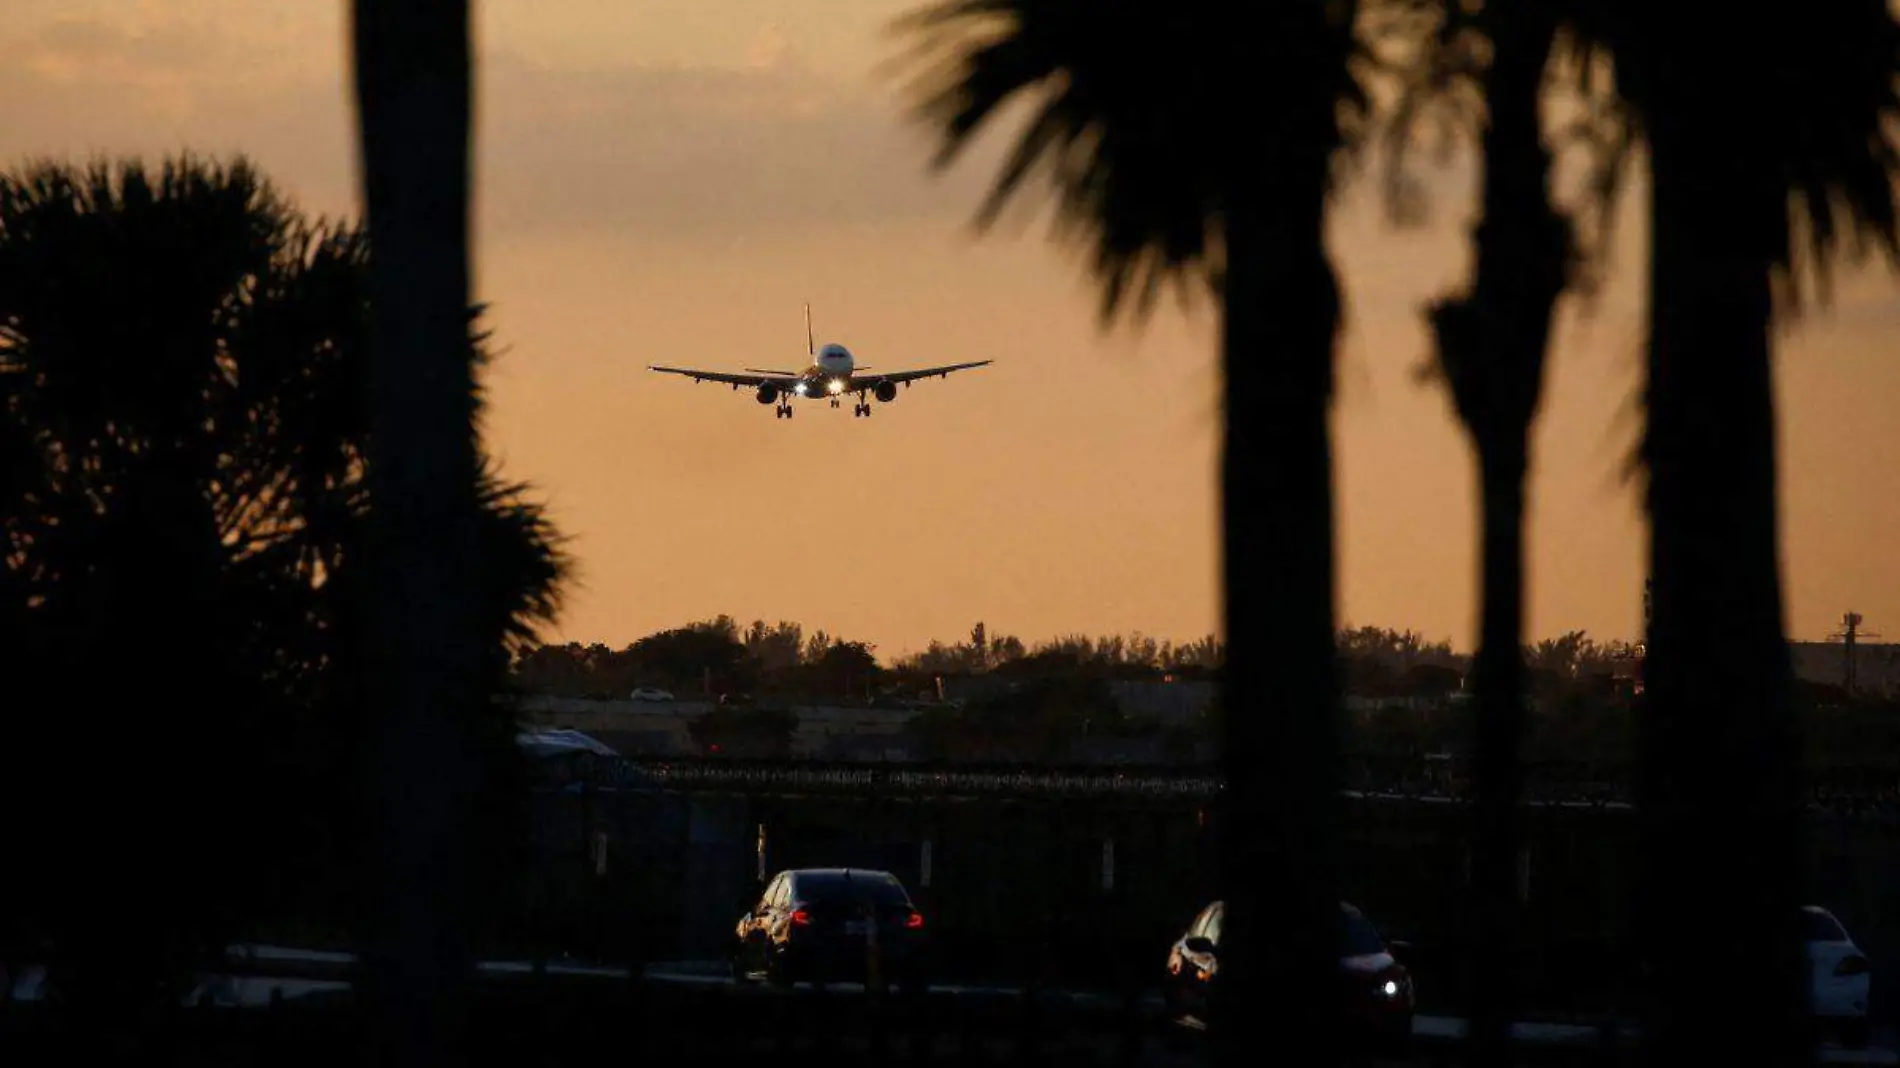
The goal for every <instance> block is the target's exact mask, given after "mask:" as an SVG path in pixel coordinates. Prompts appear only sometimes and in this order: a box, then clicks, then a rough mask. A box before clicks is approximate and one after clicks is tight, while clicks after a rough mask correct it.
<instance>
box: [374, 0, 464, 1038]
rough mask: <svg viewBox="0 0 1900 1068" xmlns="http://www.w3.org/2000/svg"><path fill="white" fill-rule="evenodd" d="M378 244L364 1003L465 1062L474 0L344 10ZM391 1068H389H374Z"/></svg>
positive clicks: (384, 1029)
mask: <svg viewBox="0 0 1900 1068" xmlns="http://www.w3.org/2000/svg"><path fill="white" fill-rule="evenodd" d="M351 11H352V16H353V22H352V31H353V37H354V54H355V66H356V104H357V110H358V117H359V121H360V126H361V133H362V157H363V188H364V193H365V201H366V203H367V207H368V211H367V219H368V226H369V231H370V238H371V242H372V253H371V262H370V273H371V283H372V289H371V300H370V307H371V330H370V342H371V344H370V348H371V353H372V361H371V370H370V385H371V388H370V398H371V399H370V413H371V420H370V422H371V427H372V435H371V439H370V454H371V456H370V459H371V463H370V466H369V474H370V480H371V486H370V497H371V500H372V501H373V502H374V510H373V515H374V518H375V522H376V527H377V529H376V531H375V533H376V537H375V539H374V540H373V541H372V543H371V547H372V550H373V552H372V554H371V557H370V559H371V563H372V567H371V573H372V575H373V580H372V585H371V586H370V588H369V591H368V592H369V593H370V596H371V597H372V598H373V605H372V606H371V607H370V612H371V621H372V627H371V641H370V642H369V643H368V644H367V646H366V651H365V657H366V663H367V664H368V665H369V672H368V674H367V681H368V691H369V693H368V696H369V697H370V707H371V708H372V709H373V710H374V712H375V715H376V719H375V720H374V722H375V724H376V726H377V728H378V735H379V737H378V738H377V743H378V744H374V745H372V746H371V747H370V751H371V765H370V766H371V767H372V768H373V769H374V773H375V774H376V775H377V776H378V779H379V789H377V790H376V791H375V793H376V798H375V803H374V806H373V819H374V820H375V825H374V826H375V829H376V831H377V846H378V848H377V849H376V850H375V851H374V852H373V854H372V855H373V856H377V857H379V858H380V864H379V865H378V869H377V870H376V871H375V872H374V873H373V874H374V875H375V876H376V877H377V878H376V881H375V887H376V890H377V895H376V899H375V900H374V902H373V908H372V920H373V922H372V923H371V924H370V927H369V937H368V939H367V942H366V945H365V964H366V970H365V974H364V976H363V978H364V987H365V991H364V992H365V994H366V996H367V997H368V998H369V1001H370V1004H371V1005H372V1006H373V1007H374V1009H375V1011H376V1020H377V1023H378V1024H379V1025H380V1031H381V1038H382V1040H383V1041H384V1042H385V1043H386V1044H387V1045H386V1048H385V1050H384V1051H383V1052H384V1053H385V1054H386V1055H387V1056H388V1057H389V1058H390V1059H391V1060H393V1061H397V1062H401V1063H405V1064H418V1065H420V1064H433V1063H438V1062H440V1061H442V1060H443V1059H445V1058H448V1057H452V1056H454V1055H455V1053H456V1052H457V1051H456V1046H457V1045H458V1044H459V1043H458V1038H459V1036H458V1034H457V1032H458V1029H459V1027H460V1026H461V1022H462V1021H464V1020H465V1019H466V1011H465V1004H466V1002H465V999H466V996H467V984H468V976H469V963H470V960H469V955H470V947H469V944H468V939H469V931H468V926H469V914H468V910H467V907H466V906H467V904H468V901H467V898H468V889H467V888H468V886H469V885H470V884H469V876H470V874H471V872H472V868H471V860H472V858H471V854H472V852H473V850H472V848H471V846H472V841H471V838H470V835H471V828H470V826H469V823H470V819H469V813H468V812H467V810H466V806H465V805H464V804H462V803H461V802H460V801H459V800H458V799H460V798H465V797H472V796H475V795H476V794H477V792H478V790H479V784H478V783H477V781H476V779H477V773H476V767H477V764H476V760H475V754H474V751H473V750H474V741H475V739H474V738H473V737H471V735H472V733H473V732H472V731H471V730H470V729H469V725H470V723H471V722H472V721H473V720H474V717H475V715H476V714H477V712H478V710H483V709H485V708H486V706H487V705H488V695H487V694H486V693H484V692H483V689H484V686H483V680H484V665H485V660H486V658H487V657H488V655H489V652H488V650H485V649H484V648H482V644H481V642H480V641H479V640H478V635H477V631H476V629H475V628H476V627H477V626H478V620H477V614H476V613H475V612H474V611H472V609H473V607H474V606H473V604H472V603H471V599H472V590H473V584H474V582H475V581H476V580H477V579H478V577H479V575H480V560H479V548H478V545H477V536H478V535H477V529H478V528H477V525H476V523H475V522H474V517H475V514H476V496H475V494H476V484H477V478H478V468H477V463H476V449H475V433H476V427H475V412H476V407H477V399H478V398H477V391H476V385H475V380H474V374H473V368H472V366H471V361H470V354H469V348H468V333H467V330H468V322H467V315H468V303H469V301H468V296H469V261H468V256H469V247H468V225H469V223H468V219H469V192H470V184H471V177H470V169H469V163H470V138H471V129H470V84H469V82H470V65H471V60H470V46H469V10H468V3H467V0H443V2H440V3H431V4H405V3H399V2H394V0H355V2H354V4H353V5H352V8H351ZM379 1059H380V1058H379Z"/></svg>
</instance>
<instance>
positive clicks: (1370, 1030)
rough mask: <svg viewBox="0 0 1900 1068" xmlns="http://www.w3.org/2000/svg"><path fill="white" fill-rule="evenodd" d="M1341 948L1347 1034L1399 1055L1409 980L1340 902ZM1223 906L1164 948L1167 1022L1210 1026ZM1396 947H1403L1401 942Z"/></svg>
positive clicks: (1406, 1029) (1362, 920)
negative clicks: (1165, 958) (1166, 969)
mask: <svg viewBox="0 0 1900 1068" xmlns="http://www.w3.org/2000/svg"><path fill="white" fill-rule="evenodd" d="M1339 908H1340V911H1341V914H1342V917H1341V918H1342V920H1343V921H1344V926H1343V928H1342V936H1343V938H1344V943H1343V944H1342V945H1341V946H1340V952H1339V978H1340V988H1339V989H1340V996H1341V997H1342V998H1343V999H1344V1001H1345V1004H1344V1006H1343V1009H1344V1015H1345V1018H1346V1021H1347V1025H1348V1027H1349V1028H1350V1033H1349V1035H1348V1036H1347V1038H1348V1040H1349V1041H1352V1040H1358V1039H1363V1040H1366V1042H1367V1043H1368V1044H1369V1045H1370V1046H1372V1047H1374V1048H1378V1049H1386V1050H1403V1049H1404V1048H1405V1047H1406V1045H1407V1044H1408V1043H1409V1042H1410V1040H1411V1036H1412V1012H1413V1007H1414V1005H1415V1004H1416V1002H1415V999H1414V997H1413V993H1412V976H1411V974H1410V973H1409V972H1408V971H1406V969H1405V966H1404V965H1403V964H1400V963H1399V962H1398V960H1397V959H1396V958H1395V957H1394V956H1393V955H1392V948H1393V947H1392V946H1389V945H1387V943H1386V941H1385V939H1384V938H1382V937H1381V936H1380V935H1379V932H1378V930H1377V929H1376V928H1374V927H1373V926H1372V922H1371V921H1370V920H1367V919H1366V917H1365V915H1364V914H1363V913H1361V912H1360V911H1359V910H1358V909H1357V908H1354V907H1353V906H1351V905H1348V904H1346V903H1345V902H1341V903H1340V906H1339ZM1222 912H1223V908H1222V903H1221V902H1219V901H1216V902H1214V903H1212V904H1210V905H1208V906H1207V907H1206V908H1204V909H1202V910H1201V912H1200V915H1198V916H1196V917H1194V922H1193V923H1191V924H1189V925H1188V929H1187V930H1186V931H1185V932H1184V933H1183V934H1182V935H1181V937H1180V938H1179V939H1177V940H1176V941H1175V943H1174V945H1173V946H1171V947H1169V949H1168V971H1167V975H1166V976H1165V977H1164V979H1163V982H1162V998H1163V1000H1164V1001H1165V1002H1166V1004H1167V1009H1168V1015H1169V1017H1170V1018H1171V1019H1173V1020H1175V1021H1177V1022H1179V1023H1183V1024H1186V1025H1188V1026H1190V1027H1197V1028H1201V1029H1205V1028H1206V1027H1208V1026H1209V1024H1210V1022H1211V1021H1210V1020H1209V1014H1208V1008H1209V998H1208V994H1209V990H1210V987H1211V986H1212V984H1213V983H1214V981H1215V977H1216V975H1217V974H1218V973H1219V971H1220V935H1221V916H1222ZM1399 945H1403V944H1402V943H1400V944H1399Z"/></svg>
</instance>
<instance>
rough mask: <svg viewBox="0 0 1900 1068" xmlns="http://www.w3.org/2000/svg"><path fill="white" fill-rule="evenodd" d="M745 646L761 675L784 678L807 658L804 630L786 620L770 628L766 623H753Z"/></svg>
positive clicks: (748, 630)
mask: <svg viewBox="0 0 1900 1068" xmlns="http://www.w3.org/2000/svg"><path fill="white" fill-rule="evenodd" d="M745 647H746V652H747V653H748V654H750V655H751V657H752V659H754V660H756V661H758V664H759V670H760V671H761V672H762V673H764V674H765V675H768V676H777V675H782V674H784V673H786V672H789V671H791V670H792V669H793V668H796V667H797V666H798V665H799V664H800V663H801V662H802V661H803V659H804V655H805V628H803V627H801V626H800V625H798V624H797V623H790V622H787V621H785V620H780V621H779V622H778V623H776V624H774V625H773V626H770V627H767V626H766V625H765V621H764V620H762V619H760V620H754V621H753V623H752V626H750V627H748V628H747V629H746V635H745Z"/></svg>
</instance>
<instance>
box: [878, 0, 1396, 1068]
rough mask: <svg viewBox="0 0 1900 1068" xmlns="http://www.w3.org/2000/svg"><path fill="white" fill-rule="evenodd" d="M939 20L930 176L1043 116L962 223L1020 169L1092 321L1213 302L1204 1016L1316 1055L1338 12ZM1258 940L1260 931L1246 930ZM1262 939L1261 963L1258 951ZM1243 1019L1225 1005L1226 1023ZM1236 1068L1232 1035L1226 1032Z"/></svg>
mask: <svg viewBox="0 0 1900 1068" xmlns="http://www.w3.org/2000/svg"><path fill="white" fill-rule="evenodd" d="M1244 8H1245V5H1231V4H1222V3H1218V2H1216V0H1176V2H1173V3H1156V4H1137V3H1127V2H1123V3H1109V4H1104V3H1099V2H1092V0H947V2H943V3H939V4H937V5H935V6H932V7H929V8H926V9H923V10H921V11H919V12H917V13H915V14H913V15H911V16H909V17H908V18H907V19H905V20H903V21H902V22H901V23H900V28H901V29H902V30H904V31H905V32H907V33H910V34H913V35H914V36H915V38H916V39H917V41H918V50H917V53H916V54H917V56H919V57H921V58H926V59H928V58H936V59H939V60H940V61H941V62H940V63H939V64H938V65H935V66H933V67H932V68H930V69H928V70H926V72H925V73H924V74H923V75H922V76H921V81H922V83H923V87H924V93H923V96H922V101H921V103H920V105H919V106H918V114H919V115H920V116H921V117H922V118H923V119H924V120H925V121H926V122H928V123H929V124H930V125H932V126H933V127H934V128H935V129H936V130H937V132H938V134H939V135H940V138H941V151H940V153H939V155H938V157H937V164H938V165H939V166H943V165H947V164H948V163H949V162H951V161H952V160H953V159H954V158H956V156H957V155H958V154H959V153H960V151H961V150H962V149H963V148H964V147H965V146H966V145H967V144H968V143H969V141H970V140H971V138H972V136H973V135H974V134H975V133H976V131H977V130H978V129H979V128H981V127H982V126H984V125H985V124H986V123H987V122H988V121H989V120H991V119H993V118H994V117H996V116H997V114H998V113H999V112H1000V111H1001V110H1002V109H1003V108H1004V107H1005V106H1006V105H1007V104H1009V103H1011V102H1013V101H1014V100H1016V99H1017V98H1018V97H1029V98H1035V100H1036V103H1037V105H1038V106H1037V109H1036V111H1035V113H1034V115H1033V117H1032V118H1030V120H1029V121H1028V124H1027V125H1026V126H1025V127H1024V129H1023V132H1022V133H1021V135H1020V137H1019V138H1018V140H1017V142H1016V146H1015V150H1014V152H1013V153H1012V154H1011V155H1010V157H1009V158H1008V160H1007V162H1006V163H1005V165H1004V168H1003V170H1002V172H1001V173H1000V174H999V175H998V177H997V179H996V182H995V185H994V188H993V190H992V193H991V195H990V197H989V198H988V199H987V201H986V202H985V203H984V204H983V206H982V208H981V211H980V213H979V215H978V221H979V225H986V224H988V223H989V222H992V221H994V219H995V218H996V217H997V215H998V213H999V211H1000V209H1001V208H1002V206H1003V205H1004V203H1005V202H1006V201H1007V200H1008V199H1009V198H1010V197H1011V196H1012V195H1013V194H1015V193H1016V192H1017V191H1018V190H1019V189H1020V188H1021V186H1022V184H1023V182H1024V181H1025V180H1026V179H1027V178H1028V177H1029V176H1030V175H1031V174H1032V172H1034V171H1036V170H1037V169H1042V170H1044V171H1046V172H1047V173H1048V175H1049V176H1050V178H1051V179H1052V184H1053V185H1054V188H1055V193H1056V198H1057V203H1058V211H1059V219H1060V226H1061V229H1060V230H1059V233H1061V234H1064V235H1066V236H1069V237H1071V238H1074V237H1085V239H1086V241H1087V243H1088V244H1089V245H1090V246H1091V249H1090V253H1091V267H1092V270H1093V273H1094V274H1095V276H1096V277H1097V279H1098V280H1099V281H1100V282H1101V283H1102V296H1103V299H1102V320H1103V322H1104V324H1107V323H1110V322H1112V321H1113V320H1114V318H1115V316H1116V314H1117V313H1118V312H1119V311H1120V310H1122V309H1124V308H1125V307H1128V306H1131V305H1132V307H1133V309H1134V312H1135V315H1136V317H1137V318H1138V319H1139V318H1140V317H1142V316H1145V315H1146V314H1147V313H1148V311H1149V310H1150V309H1151V308H1152V306H1153V303H1154V300H1155V298H1156V296H1157V294H1158V293H1159V291H1160V289H1161V288H1162V287H1163V286H1164V285H1165V284H1167V283H1169V282H1170V281H1172V282H1174V283H1176V284H1177V285H1179V286H1180V287H1181V288H1182V290H1183V292H1191V288H1190V286H1189V283H1190V281H1191V280H1197V279H1198V280H1200V281H1203V282H1206V283H1207V284H1208V285H1209V286H1210V287H1211V288H1212V289H1213V291H1214V292H1215V293H1216V294H1217V297H1218V299H1219V301H1220V304H1221V310H1222V318H1221V327H1222V333H1221V346H1222V367H1223V372H1224V380H1225V381H1224V387H1225V388H1224V393H1225V399H1226V411H1227V415H1226V419H1225V435H1224V439H1223V452H1222V456H1223V459H1222V470H1221V493H1222V515H1223V526H1222V537H1223V542H1224V545H1225V550H1224V561H1223V571H1224V587H1225V590H1226V602H1225V609H1224V610H1225V615H1226V627H1227V640H1228V642H1229V643H1230V648H1231V649H1232V650H1233V654H1234V655H1232V656H1230V657H1229V664H1230V668H1229V669H1228V672H1227V674H1226V676H1225V687H1226V693H1225V696H1224V701H1225V703H1226V705H1227V707H1229V708H1232V709H1236V710H1244V712H1241V711H1236V712H1235V713H1233V714H1231V715H1228V716H1226V717H1223V723H1224V730H1223V734H1224V743H1225V760H1226V764H1227V797H1226V800H1225V805H1224V810H1223V812H1222V814H1221V824H1220V826H1221V834H1222V842H1223V846H1222V850H1223V856H1224V857H1225V862H1224V865H1223V869H1224V870H1223V882H1224V883H1225V887H1224V890H1225V896H1226V898H1227V900H1228V907H1227V915H1226V921H1225V925H1224V932H1223V944H1224V948H1223V954H1222V986H1223V990H1222V993H1223V995H1224V996H1230V997H1231V998H1232V999H1233V1000H1232V1004H1233V1005H1235V1007H1236V1009H1235V1010H1234V1011H1232V1012H1230V1013H1229V1015H1228V1017H1227V1018H1229V1019H1233V1020H1236V1021H1238V1020H1241V1019H1246V1018H1248V1017H1246V1016H1243V1015H1242V1014H1243V1013H1249V1014H1250V1013H1253V1012H1254V1011H1255V1008H1254V1007H1255V1006H1258V1005H1271V1006H1274V1007H1275V1009H1276V1010H1278V1011H1279V1012H1280V1013H1282V1014H1283V1015H1282V1016H1281V1019H1280V1021H1279V1022H1281V1023H1283V1024H1285V1026H1286V1031H1285V1032H1284V1033H1285V1034H1286V1035H1287V1036H1288V1038H1287V1041H1288V1042H1290V1043H1292V1044H1293V1045H1294V1046H1295V1047H1296V1048H1303V1049H1315V1050H1318V1049H1333V1048H1334V1042H1335V1039H1336V1036H1337V1033H1338V1032H1337V1031H1336V1030H1334V1024H1335V1014H1336V1012H1337V1008H1336V1006H1335V1005H1334V1004H1333V1002H1332V1001H1331V1000H1330V999H1329V998H1327V997H1326V996H1325V991H1324V988H1323V985H1322V984H1317V983H1312V982H1306V981H1301V978H1300V977H1307V978H1310V977H1311V976H1313V975H1325V974H1328V973H1329V971H1330V969H1332V968H1335V967H1337V954H1338V941H1337V933H1338V930H1339V927H1338V925H1339V922H1340V915H1339V905H1338V901H1339V890H1338V875H1337V871H1336V864H1337V858H1336V852H1335V848H1336V847H1335V835H1336V827H1337V822H1338V821H1337V816H1336V810H1337V806H1338V803H1339V802H1338V793H1337V791H1338V783H1339V768H1338V762H1339V740H1338V737H1337V732H1338V716H1337V700H1338V697H1337V688H1338V684H1337V672H1338V667H1337V663H1336V656H1335V649H1334V641H1333V628H1334V622H1333V616H1334V603H1333V590H1334V564H1333V528H1332V513H1333V496H1332V458H1331V442H1330V431H1329V423H1328V418H1329V408H1330V399H1331V393H1332V375H1333V355H1334V344H1335V339H1336V335H1337V332H1338V329H1339V324H1340V315H1341V307H1340V304H1341V302H1340V295H1339V289H1338V283H1337V279H1336V277H1335V274H1334V271H1333V267H1332V264H1331V261H1330V259H1329V258H1328V255H1327V251H1326V244H1325V240H1324V223H1325V218H1326V208H1327V201H1328V196H1329V194H1330V192H1331V190H1332V187H1333V179H1334V166H1335V164H1336V162H1337V159H1336V157H1337V156H1338V154H1339V151H1340V149H1341V148H1342V147H1343V146H1345V145H1346V144H1347V143H1348V142H1349V141H1350V139H1351V137H1352V135H1353V133H1354V132H1355V131H1354V125H1355V123H1356V120H1357V117H1358V115H1359V110H1358V109H1359V108H1360V106H1361V105H1362V103H1363V101H1362V98H1361V89H1360V85H1359V83H1358V81H1357V79H1356V78H1355V76H1354V70H1353V67H1352V63H1353V61H1354V59H1355V57H1356V55H1357V54H1358V52H1357V45H1356V41H1355V37H1354V19H1355V17H1356V8H1357V5H1356V3H1353V2H1345V3H1323V2H1316V0H1303V2H1292V3H1285V4H1275V5H1270V6H1269V7H1267V8H1266V9H1263V10H1261V11H1253V10H1247V11H1246V13H1245V16H1244V17H1243V15H1242V9H1244ZM1269 916H1270V917H1272V920H1271V921H1267V920H1266V919H1265V917H1269ZM1273 942H1281V943H1283V944H1281V945H1277V946H1275V947H1274V948H1275V949H1276V950H1277V951H1276V952H1267V948H1268V945H1269V943H1273ZM1242 1006H1245V1008H1241V1007H1242ZM1224 1033H1225V1034H1226V1035H1227V1036H1228V1039H1229V1041H1227V1042H1224V1043H1223V1045H1224V1048H1225V1049H1226V1055H1227V1056H1229V1057H1232V1058H1233V1059H1235V1060H1236V1061H1238V1060H1239V1059H1242V1058H1245V1057H1248V1056H1250V1055H1251V1054H1252V1053H1253V1052H1257V1051H1247V1050H1243V1048H1242V1047H1241V1045H1240V1044H1239V1043H1240V1042H1242V1041H1244V1039H1245V1037H1246V1036H1245V1035H1244V1034H1243V1029H1242V1028H1241V1027H1239V1026H1237V1025H1236V1026H1229V1027H1227V1028H1225V1029H1224Z"/></svg>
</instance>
